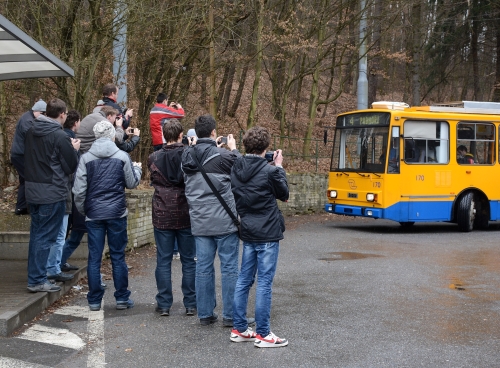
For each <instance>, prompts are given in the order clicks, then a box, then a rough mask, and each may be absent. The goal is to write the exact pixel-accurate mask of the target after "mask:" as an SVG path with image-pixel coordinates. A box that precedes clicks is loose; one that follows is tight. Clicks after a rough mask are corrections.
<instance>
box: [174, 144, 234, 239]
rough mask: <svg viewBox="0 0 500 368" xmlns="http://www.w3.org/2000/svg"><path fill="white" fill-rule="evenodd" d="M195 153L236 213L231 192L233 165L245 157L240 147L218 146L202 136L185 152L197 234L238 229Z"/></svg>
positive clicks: (193, 223)
mask: <svg viewBox="0 0 500 368" xmlns="http://www.w3.org/2000/svg"><path fill="white" fill-rule="evenodd" d="M192 154H194V155H196V157H197V158H198V161H199V162H200V164H201V165H202V166H203V168H204V169H205V171H206V172H207V175H208V177H209V178H210V180H211V181H212V183H213V184H214V186H215V188H216V189H217V190H218V191H219V193H220V194H221V196H222V198H223V199H224V200H225V201H226V203H227V205H228V206H229V208H230V209H231V210H232V211H233V213H234V214H236V206H235V204H234V197H233V193H232V192H231V177H230V174H231V167H232V166H233V164H234V161H235V160H236V159H237V158H238V157H241V155H240V153H239V152H238V150H233V151H228V150H227V149H225V148H218V147H217V145H216V143H215V141H214V140H213V139H210V138H200V139H198V141H197V142H196V145H194V146H190V147H188V148H186V149H185V150H184V152H183V154H182V171H183V172H184V174H185V176H184V180H185V182H186V198H187V200H188V204H189V215H190V217H191V232H192V233H193V235H194V236H220V235H226V234H231V233H234V232H236V231H238V229H237V227H236V226H235V225H234V223H233V220H232V219H231V217H230V216H229V214H228V213H227V211H226V210H225V209H224V207H222V204H221V203H220V202H219V200H218V199H217V197H216V196H215V195H214V194H213V192H212V189H210V187H209V186H208V184H207V182H206V181H205V178H204V177H203V174H202V173H201V172H200V171H199V170H198V166H197V165H196V163H195V161H193V158H192V157H191V155H192Z"/></svg>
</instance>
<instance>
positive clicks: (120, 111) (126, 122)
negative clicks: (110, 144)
mask: <svg viewBox="0 0 500 368" xmlns="http://www.w3.org/2000/svg"><path fill="white" fill-rule="evenodd" d="M102 101H103V102H104V106H111V107H112V108H113V109H116V110H118V115H117V116H118V117H121V118H123V130H125V129H127V128H128V126H129V125H130V119H127V118H126V117H125V115H124V114H123V109H122V107H121V106H120V105H118V104H117V103H116V101H115V100H113V99H111V98H109V97H103V98H102ZM120 149H121V148H120Z"/></svg>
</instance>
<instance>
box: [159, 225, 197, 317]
mask: <svg viewBox="0 0 500 368" xmlns="http://www.w3.org/2000/svg"><path fill="white" fill-rule="evenodd" d="M154 234H155V241H156V272H155V276H156V288H157V289H158V294H156V302H157V304H158V307H159V308H166V309H170V307H171V306H172V301H173V297H172V256H173V254H174V243H175V242H176V241H177V244H178V246H179V253H180V256H181V264H182V284H181V290H182V295H184V299H183V302H184V307H186V308H196V290H195V274H196V262H195V261H194V256H195V247H196V245H195V242H194V238H193V235H192V234H191V228H190V227H188V228H187V229H178V230H160V229H157V228H154Z"/></svg>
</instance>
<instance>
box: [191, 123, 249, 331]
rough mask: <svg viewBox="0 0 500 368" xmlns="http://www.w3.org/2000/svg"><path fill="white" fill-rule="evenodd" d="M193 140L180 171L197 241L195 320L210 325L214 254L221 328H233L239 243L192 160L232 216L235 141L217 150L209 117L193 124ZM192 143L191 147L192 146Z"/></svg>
mask: <svg viewBox="0 0 500 368" xmlns="http://www.w3.org/2000/svg"><path fill="white" fill-rule="evenodd" d="M194 129H195V131H196V135H197V136H198V140H197V141H196V144H195V145H190V146H189V147H188V148H187V149H186V150H185V151H184V153H183V154H182V171H183V172H184V174H185V183H186V198H187V200H188V204H189V215H190V217H191V231H192V233H193V236H194V239H195V242H196V256H197V258H198V261H197V263H196V303H197V308H198V318H199V319H200V323H201V325H203V326H206V325H210V324H212V323H215V322H216V321H217V319H218V316H217V314H216V313H215V312H214V309H215V306H216V297H215V270H214V259H215V253H216V252H218V253H219V259H220V263H221V266H220V267H221V274H222V278H221V281H222V304H223V309H222V317H223V320H222V323H223V325H224V326H228V327H231V326H232V325H233V297H234V287H235V285H236V280H237V278H238V253H239V242H240V240H239V238H238V229H237V228H236V226H235V224H234V223H233V220H232V219H231V217H230V215H229V214H228V213H227V211H226V210H225V209H224V207H223V206H222V204H221V202H220V201H219V200H218V199H217V197H216V196H215V195H214V193H213V192H212V189H210V187H209V186H208V184H207V182H206V180H205V178H204V177H203V175H202V173H201V172H200V170H199V169H198V165H197V164H196V161H194V159H193V158H194V157H195V158H196V159H197V160H198V162H199V163H200V164H201V165H202V166H203V168H204V169H205V171H206V172H207V175H208V178H209V179H210V180H211V181H212V183H213V185H214V186H215V188H216V189H217V190H218V191H219V193H220V195H221V196H222V198H223V200H224V201H226V203H227V205H228V206H229V208H230V209H231V210H232V211H233V213H234V214H236V207H235V205H234V197H233V193H232V192H231V179H230V173H231V167H232V166H233V163H234V161H235V160H236V159H237V158H238V157H240V156H241V155H240V153H239V152H238V150H237V149H236V141H235V140H234V138H233V136H232V135H231V134H230V135H229V136H228V137H227V146H228V147H229V149H230V150H227V149H225V148H222V144H223V143H222V140H221V138H222V137H218V138H217V133H216V131H215V119H214V118H213V117H212V116H211V115H203V116H199V117H198V118H197V119H196V121H195V127H194ZM193 143H194V142H193Z"/></svg>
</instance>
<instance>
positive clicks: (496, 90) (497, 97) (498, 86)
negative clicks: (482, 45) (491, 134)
mask: <svg viewBox="0 0 500 368" xmlns="http://www.w3.org/2000/svg"><path fill="white" fill-rule="evenodd" d="M497 7H498V11H497V12H496V14H497V17H499V16H500V5H497ZM496 38H497V54H496V55H497V61H496V72H495V75H496V76H495V85H494V86H493V98H492V101H493V102H500V22H498V21H497V22H496Z"/></svg>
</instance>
